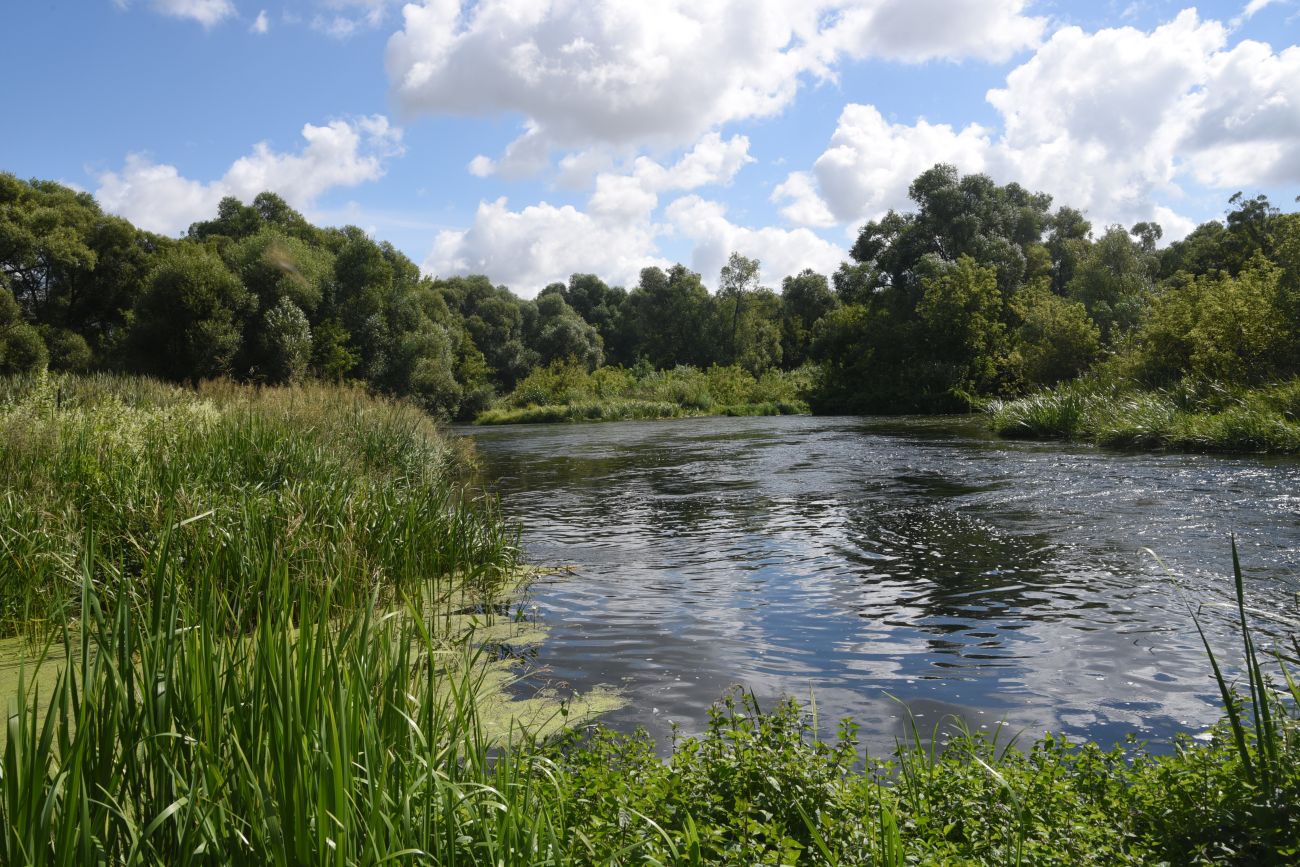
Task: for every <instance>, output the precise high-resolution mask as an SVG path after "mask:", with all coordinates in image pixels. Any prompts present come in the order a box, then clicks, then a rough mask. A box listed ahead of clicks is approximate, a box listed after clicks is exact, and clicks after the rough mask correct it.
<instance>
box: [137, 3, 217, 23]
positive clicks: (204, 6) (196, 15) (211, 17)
mask: <svg viewBox="0 0 1300 867" xmlns="http://www.w3.org/2000/svg"><path fill="white" fill-rule="evenodd" d="M118 5H120V6H125V2H122V3H119V4H118ZM151 5H152V6H153V8H154V9H155V10H157V11H158V12H161V13H162V14H164V15H170V16H172V17H173V18H192V19H193V20H195V21H197V22H199V23H200V24H202V25H203V26H204V27H211V26H213V25H214V24H217V23H219V22H221V21H222V20H224V19H226V18H230V17H232V16H233V15H234V14H235V7H234V4H232V3H231V2H230V0H153V2H152V4H151Z"/></svg>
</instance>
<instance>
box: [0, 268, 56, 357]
mask: <svg viewBox="0 0 1300 867" xmlns="http://www.w3.org/2000/svg"><path fill="white" fill-rule="evenodd" d="M48 360H49V355H48V353H47V352H46V350H45V343H44V342H43V341H42V340H41V335H40V334H39V333H37V331H36V329H35V328H33V327H32V326H31V325H29V324H27V323H26V322H25V321H23V315H22V310H21V309H20V308H19V307H18V302H17V301H15V300H14V296H13V295H12V294H11V293H10V292H9V290H8V289H6V288H4V287H3V286H0V375H3V376H9V375H11V374H15V373H30V372H32V371H35V370H40V369H41V368H43V367H45V365H46V362H47V361H48Z"/></svg>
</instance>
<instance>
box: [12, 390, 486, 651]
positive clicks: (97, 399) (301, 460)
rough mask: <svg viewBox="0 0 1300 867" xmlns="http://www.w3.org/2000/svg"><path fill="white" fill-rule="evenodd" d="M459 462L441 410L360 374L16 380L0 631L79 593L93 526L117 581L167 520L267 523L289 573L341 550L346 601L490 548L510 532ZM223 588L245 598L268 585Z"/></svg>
mask: <svg viewBox="0 0 1300 867" xmlns="http://www.w3.org/2000/svg"><path fill="white" fill-rule="evenodd" d="M460 462H461V459H460V458H459V457H458V454H457V452H456V451H455V450H454V449H453V448H452V447H451V446H450V445H449V444H448V443H447V442H446V441H445V440H444V439H443V438H442V437H441V436H440V435H439V434H438V432H437V430H436V428H435V426H434V425H433V423H432V422H431V421H430V420H429V419H428V417H427V416H426V415H424V414H423V413H421V412H419V411H418V410H416V409H414V408H413V407H410V406H406V405H400V404H394V403H389V402H386V401H382V400H377V399H373V398H369V397H367V396H366V395H365V394H364V393H363V392H360V391H358V390H355V389H337V388H330V387H324V386H308V387H302V388H294V389H261V390H257V391H253V390H251V389H245V388H238V387H235V386H232V385H230V384H228V383H209V384H206V385H204V386H203V387H202V388H201V389H200V390H199V391H198V392H190V391H186V390H183V389H180V388H177V387H175V386H170V385H166V384H164V383H161V382H157V381H152V380H137V379H124V378H117V377H110V376H103V375H101V376H96V377H92V378H70V377H66V376H59V375H37V376H32V377H26V378H22V379H11V380H8V381H6V382H5V383H4V387H3V394H0V478H3V479H4V480H5V492H4V494H3V498H0V528H2V529H3V533H2V534H0V535H3V538H4V539H5V543H4V546H5V547H4V556H3V559H2V560H0V630H4V629H13V628H15V625H16V624H17V623H20V622H21V621H22V620H23V619H24V618H50V617H53V616H54V614H55V613H56V612H57V611H58V610H59V607H60V605H61V604H64V603H67V604H75V602H76V595H77V592H78V591H77V586H78V584H79V582H80V574H79V569H80V566H79V563H80V562H81V561H82V560H83V558H84V556H85V553H86V552H85V550H84V548H83V547H82V539H83V538H84V536H85V534H86V533H87V532H88V531H89V530H91V529H93V530H94V534H95V536H96V548H97V552H98V555H99V556H100V558H101V561H100V563H101V568H102V569H103V570H104V571H103V572H102V573H98V572H97V573H96V575H95V578H96V580H97V581H102V582H105V586H106V587H107V588H109V589H111V587H112V585H113V583H114V578H113V576H116V575H120V574H124V573H125V574H134V575H136V576H137V577H140V576H141V575H144V574H146V573H144V572H143V571H142V570H143V561H142V560H141V558H142V557H144V556H146V554H147V552H149V551H153V550H155V549H156V548H157V547H158V545H159V544H160V540H161V538H162V537H163V536H164V535H169V546H170V548H171V550H172V551H173V553H174V554H176V555H178V556H187V555H188V554H189V553H191V552H194V551H198V550H201V549H206V548H207V547H208V546H211V545H213V544H216V542H217V541H218V540H220V539H223V538H227V537H230V536H234V537H239V538H246V539H247V540H248V544H262V543H263V542H265V543H268V544H269V541H268V540H267V539H265V538H263V537H264V534H265V533H266V532H267V528H270V527H279V528H281V531H277V535H276V536H275V544H276V545H277V548H278V552H279V553H278V555H277V556H278V557H279V558H280V559H281V560H282V561H283V563H284V564H285V568H286V569H287V570H288V575H289V576H290V578H291V579H292V580H293V581H295V582H307V583H311V584H312V585H313V586H319V583H320V582H321V581H323V580H325V578H326V576H325V575H324V574H320V571H319V570H320V568H321V564H325V563H328V564H329V568H328V580H329V582H330V583H331V585H332V587H333V592H334V593H335V595H336V597H337V598H339V599H343V598H345V597H353V598H367V597H369V596H370V595H371V594H372V593H373V592H375V591H377V590H379V589H382V588H386V590H385V592H393V591H395V590H397V589H400V588H403V587H405V586H407V585H409V584H411V583H412V582H415V581H418V580H423V578H424V577H429V576H433V575H438V574H446V573H448V572H449V571H450V570H452V569H453V568H455V569H462V570H463V569H466V568H468V566H467V564H468V563H476V562H490V561H491V558H490V557H489V556H488V555H489V554H490V552H492V551H497V550H500V549H502V548H503V547H505V546H507V545H508V542H509V536H508V535H506V531H505V530H504V529H503V528H499V527H497V525H496V524H495V523H494V522H493V521H492V520H491V516H490V515H486V516H484V517H481V518H479V517H476V516H475V515H474V514H472V513H464V512H463V511H462V509H461V507H460V506H459V505H458V504H457V496H458V494H457V493H456V491H455V490H454V486H453V485H452V484H451V481H452V480H454V478H455V475H456V474H457V472H458V471H459V470H458V465H459V463H460ZM195 516H202V518H201V520H197V521H194V522H190V523H185V524H183V525H181V526H180V527H179V528H176V529H174V530H172V531H170V534H169V533H168V528H169V527H171V526H172V524H173V522H177V521H186V520H188V519H189V518H193V517H195ZM470 530H472V531H473V532H469V531H470ZM458 534H460V535H458ZM259 539H261V540H262V541H261V542H259V541H258V540H259ZM451 539H456V540H457V541H456V542H455V544H450V542H449V540H451ZM226 589H227V590H228V592H229V594H230V595H229V600H230V602H231V603H232V604H235V603H237V602H239V601H240V599H241V596H240V594H242V593H252V592H254V588H252V587H243V588H226Z"/></svg>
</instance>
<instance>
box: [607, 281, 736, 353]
mask: <svg viewBox="0 0 1300 867" xmlns="http://www.w3.org/2000/svg"><path fill="white" fill-rule="evenodd" d="M710 306H711V304H710V298H709V292H708V290H707V289H705V288H704V284H703V283H701V282H700V275H699V274H697V273H695V272H694V271H691V270H690V269H688V268H687V267H686V266H684V265H674V266H673V267H672V268H670V269H669V270H668V271H667V272H665V271H664V270H663V269H662V268H658V267H651V268H643V269H642V270H641V279H640V281H639V282H638V284H637V286H636V288H635V289H633V290H632V292H631V293H629V294H628V297H627V301H626V302H625V303H624V304H623V307H622V317H623V322H622V327H623V328H626V329H627V330H626V332H625V334H626V336H625V337H624V339H625V340H627V342H628V345H629V346H630V347H631V352H632V353H633V354H634V355H635V356H637V357H640V356H645V357H646V358H647V359H649V361H650V363H651V364H653V365H654V366H655V367H657V368H660V369H664V368H670V367H676V366H677V365H679V364H690V365H694V366H696V367H703V366H706V365H708V363H709V362H711V361H713V360H714V358H713V355H712V353H711V351H710V348H709V347H708V346H707V345H706V342H705V334H706V327H707V323H708V320H709V311H710Z"/></svg>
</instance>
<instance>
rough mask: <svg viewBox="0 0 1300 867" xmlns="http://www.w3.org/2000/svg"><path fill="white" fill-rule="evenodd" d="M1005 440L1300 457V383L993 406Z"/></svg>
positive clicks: (1070, 387)
mask: <svg viewBox="0 0 1300 867" xmlns="http://www.w3.org/2000/svg"><path fill="white" fill-rule="evenodd" d="M987 412H988V418H989V425H990V427H991V428H992V429H993V431H994V432H996V433H997V434H998V435H1000V436H1004V437H1008V438H1026V439H1066V440H1080V441H1085V442H1092V443H1095V444H1097V445H1100V446H1106V447H1110V448H1120V449H1165V450H1170V451H1187V452H1222V453H1254V454H1261V453H1269V454H1296V453H1300V380H1291V381H1289V382H1284V383H1278V384H1275V385H1271V386H1265V387H1260V388H1254V389H1246V388H1227V387H1223V386H1217V385H1200V386H1193V385H1190V384H1188V385H1183V386H1180V387H1177V388H1171V389H1165V390H1150V391H1148V390H1140V389H1137V388H1132V387H1118V386H1109V385H1102V384H1099V383H1095V382H1089V381H1086V380H1085V381H1078V382H1073V383H1067V384H1064V385H1060V386H1057V387H1056V388H1054V389H1050V390H1046V391H1042V392H1038V393H1037V394H1033V395H1029V396H1028V397H1023V398H1019V399H1017V400H1008V401H994V402H992V403H991V404H989V406H988V408H987Z"/></svg>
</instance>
